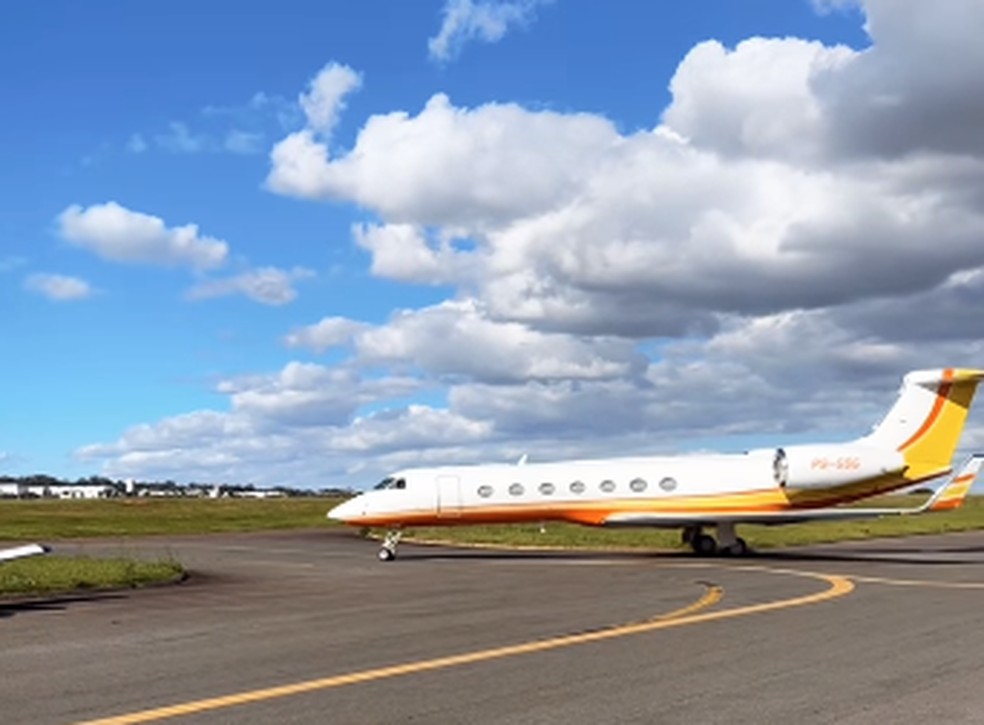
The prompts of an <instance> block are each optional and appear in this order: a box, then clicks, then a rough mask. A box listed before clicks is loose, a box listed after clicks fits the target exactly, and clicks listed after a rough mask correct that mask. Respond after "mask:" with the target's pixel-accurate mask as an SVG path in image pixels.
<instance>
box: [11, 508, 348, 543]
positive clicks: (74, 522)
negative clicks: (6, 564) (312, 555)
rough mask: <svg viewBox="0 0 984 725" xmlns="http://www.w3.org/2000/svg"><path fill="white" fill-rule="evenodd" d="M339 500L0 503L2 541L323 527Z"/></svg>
mask: <svg viewBox="0 0 984 725" xmlns="http://www.w3.org/2000/svg"><path fill="white" fill-rule="evenodd" d="M339 500H340V499H331V498H284V499H255V500H254V499H236V498H220V499H193V498H187V499H180V498H174V499H169V498H119V499H104V500H98V501H59V500H50V501H48V500H25V501H12V500H11V501H0V538H2V539H11V540H15V539H16V540H18V541H24V540H31V541H51V540H55V539H64V538H75V537H91V536H144V535H148V534H207V533H219V532H230V531H263V530H271V529H297V528H311V527H318V526H324V525H325V524H327V523H328V521H327V519H325V513H326V512H327V511H328V509H329V508H331V507H332V506H334V505H335V504H336V503H338V501H339Z"/></svg>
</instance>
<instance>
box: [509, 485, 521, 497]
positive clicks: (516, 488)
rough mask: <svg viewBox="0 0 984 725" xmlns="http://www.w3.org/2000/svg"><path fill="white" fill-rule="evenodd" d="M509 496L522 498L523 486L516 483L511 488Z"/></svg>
mask: <svg viewBox="0 0 984 725" xmlns="http://www.w3.org/2000/svg"><path fill="white" fill-rule="evenodd" d="M509 495H511V496H522V495H523V484H521V483H514V484H512V485H511V486H510V487H509Z"/></svg>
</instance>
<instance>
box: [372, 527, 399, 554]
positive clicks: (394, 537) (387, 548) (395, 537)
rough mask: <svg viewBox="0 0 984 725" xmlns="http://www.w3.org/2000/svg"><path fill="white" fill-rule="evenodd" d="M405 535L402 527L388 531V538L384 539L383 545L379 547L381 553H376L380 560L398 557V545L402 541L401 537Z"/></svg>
mask: <svg viewBox="0 0 984 725" xmlns="http://www.w3.org/2000/svg"><path fill="white" fill-rule="evenodd" d="M401 536H403V532H402V531H401V530H400V529H391V530H390V531H387V532H386V538H385V539H383V545H382V547H380V549H379V553H378V554H377V555H376V556H377V557H378V558H379V560H380V561H393V559H395V558H396V547H397V546H398V545H399V543H400V537H401Z"/></svg>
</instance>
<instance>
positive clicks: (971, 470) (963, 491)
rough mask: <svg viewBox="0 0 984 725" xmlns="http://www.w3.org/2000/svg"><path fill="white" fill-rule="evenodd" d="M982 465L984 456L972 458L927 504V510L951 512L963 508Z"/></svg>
mask: <svg viewBox="0 0 984 725" xmlns="http://www.w3.org/2000/svg"><path fill="white" fill-rule="evenodd" d="M982 463H984V456H981V455H974V456H971V457H970V458H969V459H968V460H967V462H966V463H965V464H964V465H963V466H962V467H961V468H960V470H959V471H957V473H955V474H954V475H953V477H952V478H951V479H950V480H949V481H947V482H946V483H945V484H943V485H942V486H940V487H939V489H937V491H936V493H935V494H934V495H933V497H932V498H931V499H929V501H927V502H926V510H927V511H950V510H952V509H956V508H960V507H961V506H963V502H964V501H965V500H966V499H967V494H968V493H969V492H970V489H971V487H972V486H973V485H974V480H975V479H976V478H977V474H978V472H979V471H980V470H981V464H982Z"/></svg>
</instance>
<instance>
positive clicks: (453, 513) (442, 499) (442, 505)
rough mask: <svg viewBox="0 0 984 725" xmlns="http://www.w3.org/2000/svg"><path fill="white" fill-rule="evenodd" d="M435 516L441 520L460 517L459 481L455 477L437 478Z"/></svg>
mask: <svg viewBox="0 0 984 725" xmlns="http://www.w3.org/2000/svg"><path fill="white" fill-rule="evenodd" d="M437 515H438V516H439V517H442V518H456V517H458V516H461V480H460V479H459V478H458V477H457V476H438V477H437Z"/></svg>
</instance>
